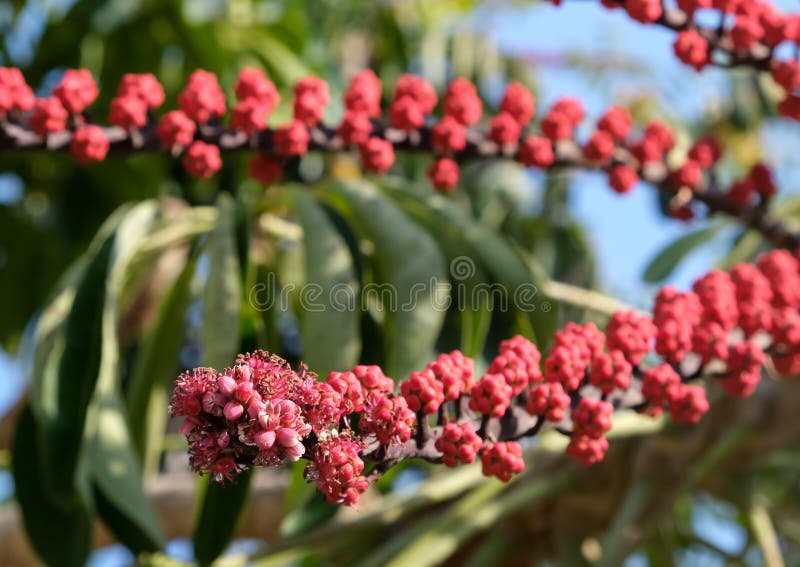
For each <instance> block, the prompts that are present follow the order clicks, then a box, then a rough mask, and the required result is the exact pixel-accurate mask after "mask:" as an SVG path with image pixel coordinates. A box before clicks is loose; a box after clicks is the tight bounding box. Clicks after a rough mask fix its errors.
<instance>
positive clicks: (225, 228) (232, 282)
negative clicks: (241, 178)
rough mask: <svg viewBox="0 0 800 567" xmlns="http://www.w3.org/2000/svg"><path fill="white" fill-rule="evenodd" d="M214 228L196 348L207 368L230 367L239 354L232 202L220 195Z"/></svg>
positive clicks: (239, 286)
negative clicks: (199, 345)
mask: <svg viewBox="0 0 800 567" xmlns="http://www.w3.org/2000/svg"><path fill="white" fill-rule="evenodd" d="M217 207H218V209H219V216H218V218H217V226H216V227H215V228H214V230H213V231H212V232H211V234H210V235H209V239H208V243H207V245H206V248H207V251H208V259H209V262H208V264H209V266H208V270H209V272H208V280H207V281H206V285H205V290H204V293H203V323H202V330H201V335H200V344H201V346H202V348H203V359H204V361H205V364H206V365H207V366H211V367H213V368H224V367H226V366H229V365H231V364H233V361H234V359H235V358H236V353H237V351H238V350H239V319H240V315H241V303H242V281H241V278H240V271H239V259H238V255H237V246H236V234H235V230H236V229H235V227H236V221H235V208H234V203H233V200H232V199H231V197H230V196H229V195H227V194H226V193H222V194H220V196H219V199H218V201H217Z"/></svg>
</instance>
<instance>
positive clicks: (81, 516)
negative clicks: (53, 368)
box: [11, 406, 91, 567]
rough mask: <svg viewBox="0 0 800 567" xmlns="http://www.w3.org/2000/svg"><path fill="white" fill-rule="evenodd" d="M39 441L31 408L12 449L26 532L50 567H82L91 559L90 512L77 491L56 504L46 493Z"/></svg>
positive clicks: (20, 422)
mask: <svg viewBox="0 0 800 567" xmlns="http://www.w3.org/2000/svg"><path fill="white" fill-rule="evenodd" d="M40 439H41V431H40V430H39V426H38V424H37V423H36V420H35V418H34V416H33V412H32V411H31V408H30V406H28V407H26V408H25V409H23V411H22V413H21V414H20V417H19V420H18V422H17V431H16V434H15V437H14V442H13V445H12V449H11V450H12V455H13V459H12V472H13V474H14V490H15V495H16V498H17V501H18V502H19V504H20V508H21V510H22V520H23V522H24V524H25V532H26V534H27V536H28V538H29V539H30V541H31V543H32V544H33V547H34V548H35V549H36V552H37V553H38V554H39V556H40V557H41V558H42V560H43V561H44V563H46V564H47V565H52V566H54V567H62V566H63V567H80V566H82V565H84V563H85V562H86V559H87V558H88V556H89V546H90V540H91V519H90V512H89V510H88V508H87V505H86V501H85V500H84V498H83V497H82V496H81V495H80V493H78V492H76V491H73V493H72V494H71V495H70V498H68V499H64V498H62V499H61V500H60V501H59V502H56V501H54V500H53V499H52V498H50V497H49V495H48V492H47V491H46V490H43V488H42V487H43V485H44V483H45V480H46V479H45V477H46V474H45V470H44V466H43V463H42V462H41V460H40V457H39V455H40V454H41V446H40Z"/></svg>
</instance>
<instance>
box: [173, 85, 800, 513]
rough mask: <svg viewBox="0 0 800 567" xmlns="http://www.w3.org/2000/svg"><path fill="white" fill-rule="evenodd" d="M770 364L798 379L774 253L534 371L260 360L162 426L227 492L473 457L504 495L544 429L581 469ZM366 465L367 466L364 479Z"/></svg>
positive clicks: (585, 332)
mask: <svg viewBox="0 0 800 567" xmlns="http://www.w3.org/2000/svg"><path fill="white" fill-rule="evenodd" d="M362 94H363V93H362ZM352 98H353V100H362V101H363V100H366V99H365V97H364V96H361V98H359V97H356V96H353V97H352ZM365 104H366V103H365ZM656 356H658V357H660V358H661V362H659V361H657V360H653V359H654V358H655V357H656ZM768 360H769V361H770V365H771V367H773V368H775V369H776V371H777V372H778V373H781V374H784V375H789V376H795V375H798V374H800V260H798V257H797V256H794V255H792V254H791V253H789V252H787V251H784V250H776V251H773V252H769V253H767V254H764V255H763V256H761V257H760V258H759V260H758V262H757V263H756V264H745V263H743V264H739V265H737V266H735V267H734V268H733V269H732V270H731V271H730V272H723V271H720V270H713V271H711V272H709V273H708V274H706V275H704V276H702V277H701V278H699V279H698V280H697V281H696V282H695V283H694V285H693V287H692V290H691V291H687V292H681V291H679V290H677V289H676V288H674V287H670V286H667V287H664V288H662V289H661V290H660V292H659V293H658V294H657V296H656V299H655V305H654V307H653V317H652V319H651V318H650V317H648V316H647V315H645V314H643V313H639V312H636V311H619V312H617V313H615V314H614V315H613V316H612V317H611V318H610V320H609V322H608V324H607V326H606V329H605V332H604V331H601V330H600V329H599V328H598V327H597V326H595V325H594V324H593V323H587V324H584V325H579V324H576V323H569V324H567V325H566V326H565V327H564V328H563V329H561V330H559V331H558V332H556V333H555V335H554V340H553V346H552V348H551V349H550V351H549V352H548V353H547V356H546V357H544V359H542V356H541V354H540V352H539V349H538V348H537V347H536V345H534V344H533V343H532V342H530V341H529V340H527V339H525V338H524V337H521V336H516V337H513V338H511V339H508V340H505V341H502V342H501V344H500V346H499V349H498V355H497V356H496V357H495V359H494V360H492V362H491V363H490V364H489V366H488V368H487V370H486V372H485V373H484V374H482V375H481V376H480V377H479V378H478V379H477V380H475V375H474V362H473V361H472V360H471V359H470V358H468V357H465V356H464V355H463V354H462V353H461V352H459V351H453V352H451V353H448V354H442V355H440V356H439V357H438V358H437V359H436V360H434V361H432V362H431V363H429V364H428V365H427V367H426V368H424V369H423V370H421V371H418V372H413V373H412V374H411V376H409V377H408V378H407V379H406V380H403V381H401V382H400V384H399V388H397V390H399V393H395V392H396V388H395V383H394V381H393V380H392V379H391V378H388V377H387V376H385V375H384V373H383V372H382V371H381V369H380V367H378V366H356V367H355V368H354V369H353V370H352V371H349V372H332V373H331V374H329V375H328V377H327V379H326V380H325V381H320V380H317V379H316V375H314V374H313V373H311V372H309V371H308V370H307V369H306V368H305V367H302V366H301V367H300V369H299V371H295V370H292V369H291V368H290V367H289V365H288V364H287V363H286V362H285V361H284V360H282V359H280V358H278V357H277V356H274V355H270V354H268V353H266V352H264V351H257V352H255V353H253V354H246V355H241V356H239V358H238V359H237V360H236V362H235V364H234V365H233V366H232V367H231V368H227V369H225V370H223V371H221V372H217V371H215V370H213V369H210V368H197V369H194V370H192V371H189V372H185V373H184V374H182V375H181V376H180V377H179V378H178V380H177V382H176V385H175V391H174V394H173V397H172V403H171V413H172V415H173V416H182V417H184V418H185V419H184V422H183V424H182V425H181V428H180V430H181V432H182V433H183V434H184V435H186V437H187V440H188V441H189V453H190V463H191V466H192V468H193V469H194V470H196V471H199V472H206V473H210V474H212V475H213V477H214V479H215V480H217V481H220V482H222V481H223V480H224V479H231V478H233V477H234V476H235V475H236V474H237V473H238V472H240V471H242V470H244V469H246V468H248V467H251V466H257V465H263V466H276V465H278V464H280V463H281V462H283V461H285V460H288V461H296V460H298V459H300V458H306V459H308V460H309V464H308V466H307V469H306V477H307V478H308V479H309V481H313V482H315V483H316V484H317V487H318V488H319V490H320V491H321V492H322V493H323V494H325V497H326V498H327V499H328V501H329V502H337V503H346V504H349V505H353V504H355V503H356V501H357V500H358V498H359V496H360V495H361V494H362V493H363V492H364V491H365V490H366V489H367V486H368V485H369V482H370V481H371V480H374V479H375V478H377V476H378V475H379V474H381V473H382V472H383V471H385V470H386V469H387V468H388V467H389V466H391V465H392V464H394V463H397V462H399V461H400V460H402V459H405V458H413V457H418V458H424V459H428V460H430V461H433V462H443V463H444V464H445V465H446V466H448V467H454V466H457V465H459V464H469V463H473V462H474V461H476V460H477V458H478V456H480V459H481V464H482V467H483V472H484V474H485V475H487V476H494V477H497V478H499V479H500V480H502V481H508V480H509V479H510V478H512V477H513V476H514V475H516V474H518V473H520V472H521V471H522V470H523V469H524V466H525V465H524V461H523V458H522V448H521V446H520V444H519V443H518V442H517V440H519V439H522V438H524V437H526V436H532V435H535V434H536V433H537V432H539V431H540V430H541V429H542V428H543V427H550V428H553V429H556V430H557V431H559V432H562V433H565V434H567V435H569V437H570V442H569V444H568V446H567V450H566V452H567V454H568V455H570V456H571V457H572V458H573V459H575V460H576V461H578V462H580V463H583V464H585V465H592V464H594V463H596V462H598V461H600V460H602V459H603V456H604V455H605V452H606V451H607V450H608V446H609V445H608V440H607V439H606V434H607V433H608V431H609V430H610V429H611V425H612V416H613V413H614V411H615V408H631V409H635V410H636V411H639V412H642V413H646V414H648V415H658V414H659V413H661V412H662V411H664V410H667V411H668V412H669V413H670V415H671V417H672V419H673V420H674V421H675V422H678V423H696V422H697V421H699V420H700V419H701V417H702V416H703V414H704V413H706V412H707V411H708V410H709V403H708V400H707V398H706V390H705V388H704V387H702V386H700V385H697V384H692V383H691V382H692V381H694V380H696V379H699V378H701V377H706V378H707V379H708V380H712V381H715V382H717V383H719V385H720V387H721V388H722V389H723V390H724V391H726V392H728V393H729V394H731V395H734V396H748V395H750V394H752V393H753V391H754V390H755V388H756V386H757V385H758V383H759V381H760V380H761V374H762V368H763V366H764V364H765V363H766V362H767V361H768ZM433 416H435V417H433ZM367 462H369V463H374V464H375V467H373V469H372V472H370V473H369V474H366V475H365V474H364V471H365V470H366V463H367Z"/></svg>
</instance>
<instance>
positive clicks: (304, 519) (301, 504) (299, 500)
mask: <svg viewBox="0 0 800 567" xmlns="http://www.w3.org/2000/svg"><path fill="white" fill-rule="evenodd" d="M291 468H292V472H291V480H290V481H289V488H288V490H287V491H286V496H285V498H284V502H285V505H284V508H285V509H286V510H287V511H288V512H287V514H286V515H285V516H284V517H283V520H282V521H281V537H282V538H289V537H294V536H296V535H299V534H304V533H308V532H310V531H311V530H313V529H314V528H317V527H319V526H321V525H323V524H324V523H326V522H327V521H328V520H330V519H332V518H333V517H334V516H335V515H336V513H337V512H338V511H339V509H340V508H341V506H336V505H334V504H328V502H326V501H325V497H324V496H323V494H322V493H321V492H319V491H318V490H317V489H316V487H315V486H314V485H313V484H310V483H309V482H307V481H306V479H305V476H304V474H303V473H304V471H305V468H306V465H305V463H303V462H302V461H298V462H296V463H293V464H292V467H291Z"/></svg>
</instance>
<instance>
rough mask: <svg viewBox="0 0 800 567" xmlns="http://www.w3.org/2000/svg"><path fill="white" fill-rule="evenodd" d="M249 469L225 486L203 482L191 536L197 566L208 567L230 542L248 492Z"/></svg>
mask: <svg viewBox="0 0 800 567" xmlns="http://www.w3.org/2000/svg"><path fill="white" fill-rule="evenodd" d="M252 476H253V475H252V469H251V470H248V471H246V472H243V473H241V474H240V475H238V476H237V477H236V482H235V483H233V484H231V483H227V484H225V485H224V486H223V485H221V484H219V483H216V482H214V481H212V480H211V479H210V478H206V479H203V480H202V481H201V482H202V483H203V486H204V490H203V492H202V496H201V497H202V502H203V506H202V507H201V509H200V515H199V516H198V518H197V523H196V524H195V528H194V535H193V536H192V543H193V544H194V555H195V559H196V560H197V563H198V564H200V565H211V563H213V561H214V560H215V559H216V558H217V557H219V556H220V555H221V554H222V552H223V551H225V548H226V547H227V546H228V543H230V541H231V538H232V537H233V534H234V533H235V531H236V525H237V524H238V521H239V517H240V516H241V514H242V510H244V507H245V504H247V496H248V494H249V493H250V482H251V480H252Z"/></svg>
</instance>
